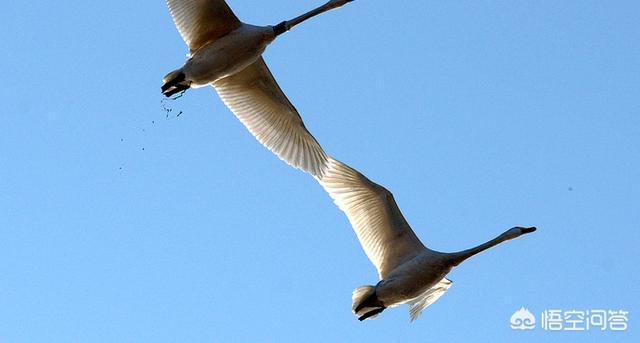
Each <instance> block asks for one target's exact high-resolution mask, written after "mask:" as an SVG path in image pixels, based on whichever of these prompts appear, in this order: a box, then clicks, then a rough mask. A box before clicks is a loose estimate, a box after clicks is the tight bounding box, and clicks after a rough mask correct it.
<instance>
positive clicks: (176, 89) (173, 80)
mask: <svg viewBox="0 0 640 343" xmlns="http://www.w3.org/2000/svg"><path fill="white" fill-rule="evenodd" d="M162 82H163V85H162V87H161V89H162V94H164V95H165V96H167V97H170V96H172V95H174V94H176V93H180V92H182V91H185V90H187V89H189V88H190V87H191V86H190V82H189V81H187V80H185V75H184V73H183V72H182V69H177V70H174V71H172V72H170V73H169V74H167V76H165V77H164V78H163V79H162Z"/></svg>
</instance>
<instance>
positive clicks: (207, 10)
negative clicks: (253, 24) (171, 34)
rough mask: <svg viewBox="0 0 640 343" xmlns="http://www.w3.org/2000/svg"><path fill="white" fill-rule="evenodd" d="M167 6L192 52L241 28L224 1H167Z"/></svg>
mask: <svg viewBox="0 0 640 343" xmlns="http://www.w3.org/2000/svg"><path fill="white" fill-rule="evenodd" d="M167 6H169V12H170V13H171V16H172V17H173V22H174V23H175V24H176V27H177V28H178V31H180V35H181V36H182V39H184V41H185V42H186V43H187V46H188V47H189V50H190V51H195V50H198V48H200V47H201V46H202V45H204V44H205V43H207V42H209V41H214V40H217V39H218V38H220V37H223V36H225V35H226V34H228V33H229V32H231V31H233V30H235V29H237V28H238V27H240V20H238V18H237V17H236V16H235V14H233V12H232V11H231V9H230V8H229V6H228V5H227V3H226V2H224V0H167Z"/></svg>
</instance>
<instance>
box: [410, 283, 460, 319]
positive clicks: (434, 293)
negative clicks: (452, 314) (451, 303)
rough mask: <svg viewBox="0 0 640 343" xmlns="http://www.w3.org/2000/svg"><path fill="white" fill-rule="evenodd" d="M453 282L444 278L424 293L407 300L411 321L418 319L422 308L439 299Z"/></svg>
mask: <svg viewBox="0 0 640 343" xmlns="http://www.w3.org/2000/svg"><path fill="white" fill-rule="evenodd" d="M452 283H453V282H452V281H451V280H449V279H447V278H442V280H440V281H439V282H438V283H437V284H435V286H433V287H431V288H429V289H428V290H426V291H425V292H424V293H422V294H420V295H419V296H417V297H416V298H414V299H411V300H409V301H408V302H407V304H409V316H410V317H411V321H414V320H416V319H418V317H419V316H420V314H421V313H422V310H424V309H425V308H427V306H429V305H431V304H433V303H434V302H435V301H436V300H438V299H439V298H440V297H441V296H442V295H443V294H444V292H446V291H447V290H448V289H449V287H451V284H452Z"/></svg>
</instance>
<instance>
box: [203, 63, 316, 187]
mask: <svg viewBox="0 0 640 343" xmlns="http://www.w3.org/2000/svg"><path fill="white" fill-rule="evenodd" d="M213 86H214V87H215V89H216V91H218V94H219V95H220V98H222V101H223V102H224V103H225V104H226V105H227V106H228V107H229V109H231V111H232V112H233V113H234V114H235V115H236V117H238V119H240V121H241V122H242V123H243V124H244V125H245V126H246V127H247V129H249V131H250V132H251V133H252V134H253V135H254V136H255V137H256V138H257V139H258V141H260V143H262V144H264V146H266V147H267V148H268V149H269V150H271V151H272V152H274V153H275V154H276V155H277V156H278V157H280V158H281V159H282V160H283V161H285V162H287V163H288V164H290V165H292V166H294V167H296V168H299V169H302V170H304V171H306V172H308V173H310V174H311V175H314V176H316V177H319V176H321V175H322V173H323V172H324V169H325V168H326V163H327V156H326V155H325V153H324V151H323V150H322V147H321V146H320V144H318V142H317V141H316V139H315V138H314V137H313V136H312V135H311V133H309V131H308V130H307V128H306V127H305V126H304V123H303V122H302V118H301V117H300V115H299V114H298V111H297V110H296V109H295V107H293V105H292V104H291V102H289V100H288V99H287V97H286V96H285V95H284V93H283V92H282V90H281V89H280V87H279V86H278V84H277V83H276V81H275V79H274V78H273V75H272V74H271V72H270V71H269V68H267V65H266V64H265V62H264V60H263V59H262V57H260V58H259V59H258V60H257V61H256V62H254V63H253V64H252V65H250V66H248V67H247V68H245V69H244V70H242V71H240V72H238V73H236V74H233V75H231V76H228V77H225V78H223V79H220V80H217V81H215V82H214V83H213Z"/></svg>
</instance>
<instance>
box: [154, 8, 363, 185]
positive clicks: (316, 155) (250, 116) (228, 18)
mask: <svg viewBox="0 0 640 343" xmlns="http://www.w3.org/2000/svg"><path fill="white" fill-rule="evenodd" d="M351 1H353V0H330V1H328V2H327V3H325V4H324V5H322V6H319V7H317V8H315V9H314V10H311V11H309V12H307V13H304V14H302V15H300V16H298V17H296V18H294V19H292V20H287V21H283V22H281V23H280V24H278V25H275V26H254V25H249V24H245V23H243V22H241V21H240V20H239V19H238V18H237V17H236V16H235V15H234V14H233V12H232V11H231V9H230V8H229V6H228V5H227V4H226V3H225V1H224V0H167V5H168V6H169V11H170V12H171V16H172V17H173V21H174V23H175V25H176V27H177V28H178V31H179V32H180V35H181V36H182V38H183V39H184V41H185V42H186V43H187V46H188V47H189V55H188V57H189V58H188V59H187V61H186V62H185V64H184V65H183V66H182V67H181V68H179V69H176V70H174V71H172V72H170V73H168V74H167V75H166V76H165V77H164V78H163V85H162V88H161V89H162V93H163V94H164V95H166V96H167V97H170V96H172V95H174V94H176V93H179V92H183V91H185V90H187V89H189V88H198V87H203V86H207V85H212V86H213V87H214V88H215V89H216V91H217V92H218V94H219V95H220V98H222V101H223V102H224V103H225V104H226V105H227V107H229V109H230V110H231V111H232V112H233V113H234V114H235V115H236V116H237V117H238V119H240V121H241V122H242V123H243V124H244V125H245V126H246V127H247V129H249V131H250V132H251V133H252V134H253V135H254V136H255V137H256V138H257V139H258V141H260V142H261V143H262V144H264V145H265V146H266V147H267V148H268V149H269V150H271V151H273V152H274V153H275V154H276V155H277V156H278V157H279V158H281V159H282V160H284V161H285V162H287V163H289V164H290V165H292V166H294V167H296V168H299V169H302V170H304V171H306V172H308V173H310V174H312V175H313V176H316V177H320V176H322V173H323V171H324V169H325V167H326V160H327V156H326V154H325V153H324V151H323V150H322V148H321V147H320V145H319V144H318V142H317V141H316V140H315V138H314V137H313V136H312V135H311V133H309V131H308V130H307V129H306V127H305V126H304V123H303V122H302V118H301V117H300V115H299V114H298V111H297V110H296V109H295V107H294V106H293V105H292V104H291V102H289V100H288V99H287V97H286V96H285V95H284V93H283V92H282V90H281V89H280V87H279V86H278V84H277V83H276V81H275V79H274V78H273V75H271V72H270V71H269V68H267V65H266V64H265V62H264V60H263V59H262V57H261V55H262V53H263V52H264V50H265V48H266V47H267V45H269V44H270V43H271V42H273V40H274V39H275V38H276V37H277V36H279V35H280V34H282V33H284V32H286V31H288V30H289V29H291V28H292V27H294V26H295V25H298V24H300V23H301V22H303V21H305V20H307V19H309V18H311V17H314V16H316V15H318V14H320V13H323V12H326V11H329V10H331V9H334V8H337V7H340V6H343V5H345V4H346V3H348V2H351Z"/></svg>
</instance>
